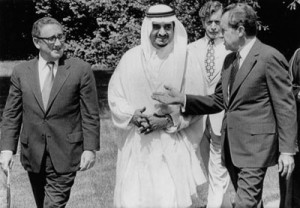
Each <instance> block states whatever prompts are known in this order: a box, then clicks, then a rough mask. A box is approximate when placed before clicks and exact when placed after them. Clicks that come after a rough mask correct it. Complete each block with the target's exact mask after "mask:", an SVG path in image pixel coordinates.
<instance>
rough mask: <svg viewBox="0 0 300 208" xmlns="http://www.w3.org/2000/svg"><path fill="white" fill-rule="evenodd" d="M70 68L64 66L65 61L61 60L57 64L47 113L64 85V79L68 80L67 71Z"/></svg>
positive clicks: (66, 65)
mask: <svg viewBox="0 0 300 208" xmlns="http://www.w3.org/2000/svg"><path fill="white" fill-rule="evenodd" d="M69 67H70V65H69V64H65V60H64V59H61V60H60V61H59V64H58V68H57V73H56V75H55V78H54V82H53V86H52V89H51V92H50V97H49V101H48V108H47V112H48V111H49V109H50V108H51V106H52V104H53V101H54V100H55V98H56V96H57V94H58V92H59V91H60V89H61V87H62V86H63V84H64V83H65V81H66V79H67V78H68V76H69V74H70V70H68V69H69Z"/></svg>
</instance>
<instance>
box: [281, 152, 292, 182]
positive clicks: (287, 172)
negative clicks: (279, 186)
mask: <svg viewBox="0 0 300 208" xmlns="http://www.w3.org/2000/svg"><path fill="white" fill-rule="evenodd" d="M294 167H295V163H294V156H293V155H289V154H280V156H279V158H278V172H280V173H281V174H280V175H281V177H284V176H285V178H286V180H288V179H289V178H290V176H291V174H292V172H293V170H294Z"/></svg>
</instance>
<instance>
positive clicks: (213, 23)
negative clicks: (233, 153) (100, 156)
mask: <svg viewBox="0 0 300 208" xmlns="http://www.w3.org/2000/svg"><path fill="white" fill-rule="evenodd" d="M222 11H223V6H222V4H221V3H220V2H219V1H208V2H206V3H205V4H204V5H203V6H202V7H201V8H200V10H199V16H200V18H201V22H202V25H203V28H204V30H205V36H204V37H203V38H201V39H199V40H197V41H195V42H193V43H191V44H190V45H189V53H191V54H195V56H196V58H197V62H196V65H195V66H193V67H195V68H197V69H198V70H199V71H198V73H202V75H203V77H204V78H203V84H204V88H205V94H206V95H207V94H212V93H213V92H214V91H215V88H216V85H217V83H218V81H219V80H220V77H221V70H222V66H223V62H224V59H225V57H226V55H227V54H228V53H229V51H227V50H226V49H225V46H224V42H223V38H222V33H221V27H220V22H221V16H222ZM188 81H189V80H187V82H188ZM223 116H224V111H222V112H220V113H217V114H210V115H207V117H204V118H206V119H204V122H206V128H205V131H204V134H203V137H202V139H201V143H200V153H201V157H202V160H203V163H204V166H205V168H206V171H207V175H208V182H209V186H208V197H207V208H220V207H221V205H222V201H223V196H224V194H225V192H226V190H227V188H228V186H229V183H230V177H229V174H228V172H227V169H226V168H225V167H224V166H223V165H222V163H221V126H222V120H223ZM225 200H226V201H224V204H223V207H230V204H229V198H228V199H227V198H226V199H225Z"/></svg>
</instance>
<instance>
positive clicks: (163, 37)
mask: <svg viewBox="0 0 300 208" xmlns="http://www.w3.org/2000/svg"><path fill="white" fill-rule="evenodd" d="M173 38H174V23H173V22H153V23H152V31H151V33H150V41H151V43H152V45H153V47H155V48H157V49H159V48H162V47H165V46H167V45H168V44H169V43H170V42H172V40H173Z"/></svg>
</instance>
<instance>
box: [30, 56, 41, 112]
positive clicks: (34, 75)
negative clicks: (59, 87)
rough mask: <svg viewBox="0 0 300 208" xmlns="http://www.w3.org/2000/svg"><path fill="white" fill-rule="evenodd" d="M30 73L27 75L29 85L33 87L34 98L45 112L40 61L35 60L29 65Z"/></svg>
mask: <svg viewBox="0 0 300 208" xmlns="http://www.w3.org/2000/svg"><path fill="white" fill-rule="evenodd" d="M28 68H29V71H30V73H28V74H27V78H28V80H29V82H28V83H30V85H31V89H32V92H33V94H34V97H35V99H36V101H37V103H38V105H39V106H40V108H41V109H42V110H43V111H44V105H43V98H42V92H41V87H40V78H39V70H38V59H37V58H35V59H33V60H32V64H30V65H28Z"/></svg>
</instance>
